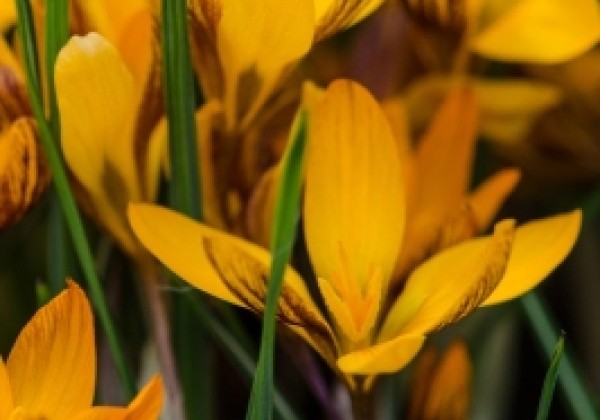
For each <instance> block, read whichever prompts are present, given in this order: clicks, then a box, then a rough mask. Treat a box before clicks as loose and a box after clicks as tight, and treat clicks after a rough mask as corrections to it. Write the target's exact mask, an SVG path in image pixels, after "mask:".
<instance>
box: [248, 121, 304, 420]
mask: <svg viewBox="0 0 600 420" xmlns="http://www.w3.org/2000/svg"><path fill="white" fill-rule="evenodd" d="M307 133H308V116H307V113H306V111H304V110H300V111H299V112H298V114H297V115H296V119H295V121H294V124H293V126H292V131H291V135H290V139H289V142H288V146H287V150H286V153H285V155H284V156H283V170H282V177H281V183H280V185H279V190H278V196H277V204H276V208H275V218H274V223H273V233H272V240H271V255H272V257H271V269H270V273H269V279H268V283H267V286H268V289H267V297H266V303H265V313H264V317H263V331H262V338H261V343H260V355H259V358H258V366H257V371H256V376H255V377H254V382H253V384H252V392H251V394H250V404H249V405H248V410H247V412H246V419H248V420H250V419H252V420H259V419H260V420H263V419H271V418H272V417H273V394H274V385H273V364H274V358H275V318H276V315H277V308H278V301H279V295H280V293H281V288H282V286H283V274H284V271H285V268H286V265H287V263H288V261H289V259H290V256H291V253H292V247H293V244H294V240H295V236H296V228H297V223H298V217H299V208H300V196H301V190H302V167H303V164H304V163H303V162H304V147H305V145H306V137H307Z"/></svg>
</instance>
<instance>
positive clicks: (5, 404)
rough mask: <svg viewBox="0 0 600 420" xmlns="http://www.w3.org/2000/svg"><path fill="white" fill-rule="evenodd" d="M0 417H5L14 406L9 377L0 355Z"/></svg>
mask: <svg viewBox="0 0 600 420" xmlns="http://www.w3.org/2000/svg"><path fill="white" fill-rule="evenodd" d="M0 395H2V398H0V418H2V419H7V418H8V417H9V415H10V413H11V412H12V410H13V409H14V408H15V407H14V404H13V397H12V389H11V388H10V379H9V378H8V372H7V370H6V365H5V364H4V360H2V358H1V357H0Z"/></svg>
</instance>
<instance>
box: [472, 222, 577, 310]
mask: <svg viewBox="0 0 600 420" xmlns="http://www.w3.org/2000/svg"><path fill="white" fill-rule="evenodd" d="M581 217H582V213H581V210H575V211H573V212H571V213H566V214H561V215H558V216H553V217H548V218H546V219H542V220H536V221H533V222H529V223H526V224H524V225H523V226H521V227H519V228H518V229H517V232H516V234H515V242H514V246H513V250H512V253H511V256H510V260H509V262H508V267H507V268H506V273H505V274H504V277H503V278H502V281H501V282H500V284H498V287H496V289H495V290H494V291H493V293H492V294H491V295H490V296H489V297H488V298H487V299H486V300H485V302H484V303H483V304H484V305H493V304H496V303H500V302H504V301H506V300H508V299H512V298H515V297H518V296H520V295H522V294H523V293H526V292H528V291H529V290H530V289H532V288H533V287H535V286H536V285H537V284H538V283H539V282H541V281H542V280H544V278H546V277H547V276H548V274H549V273H550V272H551V271H552V270H554V269H555V268H556V267H557V266H558V265H559V264H560V263H561V262H562V261H563V260H564V259H565V258H566V256H567V255H568V254H569V252H570V251H571V249H572V248H573V245H574V244H575V241H576V240H577V236H578V235H579V230H580V229H581Z"/></svg>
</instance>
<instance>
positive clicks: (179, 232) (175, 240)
mask: <svg viewBox="0 0 600 420" xmlns="http://www.w3.org/2000/svg"><path fill="white" fill-rule="evenodd" d="M127 216H128V218H129V222H130V223H131V227H132V229H133V231H134V233H135V235H136V236H137V238H138V239H139V241H140V242H141V243H142V244H143V245H144V247H146V248H147V249H148V250H149V251H150V252H151V253H152V254H153V255H154V256H155V257H156V258H158V259H159V260H160V261H161V262H162V263H163V264H165V265H166V266H167V267H168V268H169V269H170V270H171V271H173V272H174V273H175V274H177V275H178V276H179V277H181V278H182V279H185V280H186V281H187V282H189V283H190V284H192V285H193V286H194V287H197V288H198V289H200V290H202V291H204V292H206V293H208V294H210V295H213V296H215V297H217V298H219V299H223V300H225V301H227V302H229V303H232V304H234V305H238V306H245V305H244V304H243V303H242V302H241V301H240V300H239V299H238V298H237V297H236V296H235V295H233V294H232V293H231V291H230V290H229V289H228V288H227V287H226V286H225V285H224V284H223V282H222V280H221V278H220V277H219V275H218V274H217V273H216V272H215V270H214V268H213V266H212V264H211V262H210V261H209V260H208V258H207V256H206V253H205V252H204V245H203V242H202V238H203V237H204V236H206V235H212V236H221V235H222V236H225V237H227V238H231V240H233V241H235V242H236V244H237V243H238V242H242V241H241V240H239V239H236V238H234V237H231V236H229V235H227V234H225V233H219V232H218V231H215V230H213V229H210V228H208V227H206V226H204V225H202V224H200V223H197V222H194V221H192V220H191V219H188V218H186V217H184V216H182V215H179V214H177V213H175V212H173V211H170V210H167V209H164V208H160V207H158V206H152V205H145V204H134V203H132V204H130V205H129V207H128V209H127ZM241 246H243V245H241Z"/></svg>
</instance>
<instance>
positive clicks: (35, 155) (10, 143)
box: [0, 118, 50, 227]
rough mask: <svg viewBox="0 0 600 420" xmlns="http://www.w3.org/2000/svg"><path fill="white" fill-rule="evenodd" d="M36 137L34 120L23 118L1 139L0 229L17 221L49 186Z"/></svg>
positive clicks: (3, 133)
mask: <svg viewBox="0 0 600 420" xmlns="http://www.w3.org/2000/svg"><path fill="white" fill-rule="evenodd" d="M36 135H37V132H36V128H35V123H34V122H33V120H31V119H28V118H20V119H18V120H17V121H16V122H15V123H14V124H12V125H11V126H10V128H8V129H7V130H5V131H3V132H2V135H1V136H0V227H6V226H8V225H10V224H13V223H15V222H17V221H18V220H19V219H20V218H21V217H22V216H23V215H24V214H25V213H26V212H27V210H28V209H29V208H30V207H31V206H32V205H33V203H34V202H35V201H37V199H38V198H39V197H40V195H41V193H42V192H43V191H44V189H45V187H46V186H47V185H48V182H49V179H50V175H49V171H48V170H47V167H46V163H45V160H44V157H43V155H42V151H41V148H40V147H39V145H38V143H37V141H36Z"/></svg>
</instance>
